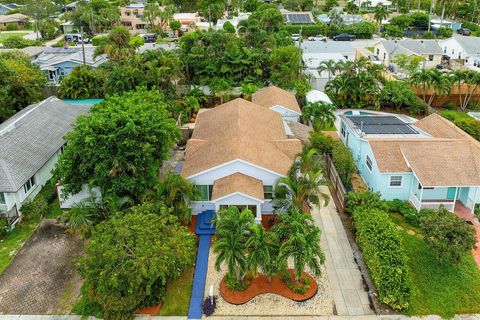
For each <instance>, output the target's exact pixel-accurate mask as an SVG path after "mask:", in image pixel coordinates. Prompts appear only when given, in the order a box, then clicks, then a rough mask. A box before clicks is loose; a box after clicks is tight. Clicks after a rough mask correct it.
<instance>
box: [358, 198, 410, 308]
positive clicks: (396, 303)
mask: <svg viewBox="0 0 480 320" xmlns="http://www.w3.org/2000/svg"><path fill="white" fill-rule="evenodd" d="M353 223H354V226H355V229H356V237H357V243H358V245H359V246H360V248H361V249H362V252H363V257H364V259H365V263H366V264H367V267H368V269H369V270H370V275H371V277H372V279H373V282H374V283H375V286H376V288H377V291H378V295H379V299H380V300H381V301H382V302H383V303H385V304H387V305H389V306H390V307H392V308H393V309H396V310H405V309H407V308H408V306H409V301H410V295H411V292H412V284H411V281H410V276H409V269H408V266H407V256H406V254H405V250H404V248H403V245H402V242H401V238H400V234H399V231H398V230H397V228H396V227H395V224H394V223H393V222H392V221H391V220H390V217H389V216H388V214H387V213H386V212H384V211H382V210H379V209H376V208H373V209H370V208H368V207H358V208H357V209H356V210H354V211H353Z"/></svg>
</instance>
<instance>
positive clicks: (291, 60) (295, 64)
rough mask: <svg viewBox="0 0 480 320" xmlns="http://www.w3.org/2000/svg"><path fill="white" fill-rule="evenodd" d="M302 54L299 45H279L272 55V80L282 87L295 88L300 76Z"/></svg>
mask: <svg viewBox="0 0 480 320" xmlns="http://www.w3.org/2000/svg"><path fill="white" fill-rule="evenodd" d="M300 64H301V54H300V51H299V50H298V48H297V47H295V46H287V47H278V48H274V49H273V50H272V53H271V55H270V70H271V77H270V80H271V81H272V83H273V84H274V85H277V86H279V87H282V88H286V89H289V88H293V86H294V83H295V82H296V81H297V80H298V79H299V77H300Z"/></svg>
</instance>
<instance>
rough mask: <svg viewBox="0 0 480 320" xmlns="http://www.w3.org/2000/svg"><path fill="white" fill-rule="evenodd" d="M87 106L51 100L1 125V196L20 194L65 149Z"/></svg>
mask: <svg viewBox="0 0 480 320" xmlns="http://www.w3.org/2000/svg"><path fill="white" fill-rule="evenodd" d="M88 110H89V106H87V105H75V106H74V105H70V104H66V103H65V102H63V101H61V100H59V99H57V98H56V97H50V98H48V99H46V100H44V101H42V102H39V103H37V104H32V105H30V106H28V107H26V108H25V109H23V110H22V111H20V112H18V113H17V114H15V115H14V116H13V117H11V118H10V119H8V120H7V121H5V122H3V123H2V124H0V192H16V191H17V190H18V189H20V188H21V187H22V185H23V184H25V182H26V181H27V180H28V179H30V178H31V177H32V176H33V175H34V174H35V173H36V172H37V171H38V170H39V169H40V168H41V167H42V166H43V165H44V164H45V163H46V162H47V161H48V160H49V159H50V158H51V157H52V156H53V155H54V154H55V152H57V151H58V150H59V149H60V147H61V146H62V145H64V144H65V141H64V140H63V137H64V136H65V134H66V133H67V132H69V131H70V130H71V129H72V126H73V124H74V123H75V121H76V118H77V116H79V115H82V114H86V113H87V112H88Z"/></svg>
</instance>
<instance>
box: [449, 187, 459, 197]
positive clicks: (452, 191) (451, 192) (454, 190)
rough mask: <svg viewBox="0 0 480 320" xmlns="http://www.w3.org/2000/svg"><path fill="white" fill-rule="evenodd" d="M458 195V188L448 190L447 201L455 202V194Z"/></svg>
mask: <svg viewBox="0 0 480 320" xmlns="http://www.w3.org/2000/svg"><path fill="white" fill-rule="evenodd" d="M456 193H457V188H456V187H450V188H448V190H447V200H453V199H455V194H456Z"/></svg>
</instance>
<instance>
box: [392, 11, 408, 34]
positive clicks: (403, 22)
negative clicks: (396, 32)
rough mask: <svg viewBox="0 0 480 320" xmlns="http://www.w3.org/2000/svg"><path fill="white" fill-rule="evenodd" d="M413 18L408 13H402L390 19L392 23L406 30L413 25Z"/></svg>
mask: <svg viewBox="0 0 480 320" xmlns="http://www.w3.org/2000/svg"><path fill="white" fill-rule="evenodd" d="M412 22H413V18H412V17H411V16H410V15H408V14H402V15H399V16H396V17H392V18H391V19H390V23H389V24H390V25H392V26H396V27H398V28H400V29H401V30H402V31H405V30H406V29H407V28H409V27H410V26H411V25H412Z"/></svg>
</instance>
